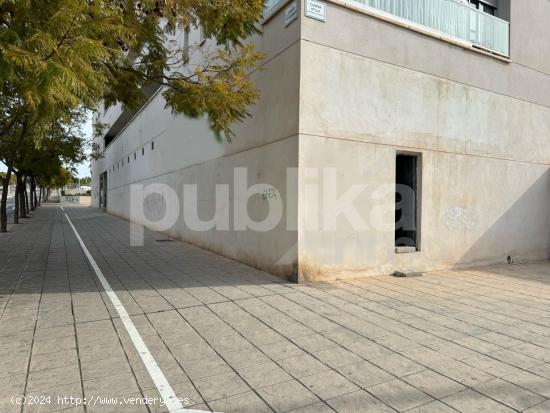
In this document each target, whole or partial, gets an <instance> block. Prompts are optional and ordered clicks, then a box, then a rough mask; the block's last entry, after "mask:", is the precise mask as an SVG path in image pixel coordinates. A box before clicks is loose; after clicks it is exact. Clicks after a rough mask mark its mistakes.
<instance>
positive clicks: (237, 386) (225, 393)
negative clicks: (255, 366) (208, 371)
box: [193, 372, 250, 401]
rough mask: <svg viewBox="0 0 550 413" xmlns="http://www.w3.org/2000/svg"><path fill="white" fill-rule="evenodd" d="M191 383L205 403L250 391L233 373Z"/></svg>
mask: <svg viewBox="0 0 550 413" xmlns="http://www.w3.org/2000/svg"><path fill="white" fill-rule="evenodd" d="M193 383H194V384H195V386H196V387H197V389H198V391H199V392H200V393H201V394H202V396H203V397H204V399H205V400H206V401H211V400H218V399H223V398H225V397H229V396H233V395H236V394H240V393H245V392H247V391H250V387H248V386H247V385H246V383H245V382H244V381H243V380H242V379H241V378H240V377H239V376H238V375H237V374H235V373H234V372H229V373H222V374H218V375H216V376H210V377H204V378H202V379H198V380H194V381H193Z"/></svg>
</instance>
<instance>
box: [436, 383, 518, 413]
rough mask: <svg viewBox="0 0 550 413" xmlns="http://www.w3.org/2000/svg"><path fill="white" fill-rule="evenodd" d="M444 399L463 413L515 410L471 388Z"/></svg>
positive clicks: (510, 412)
mask: <svg viewBox="0 0 550 413" xmlns="http://www.w3.org/2000/svg"><path fill="white" fill-rule="evenodd" d="M442 401H443V402H444V403H445V404H448V405H450V406H451V407H453V408H454V409H456V410H458V411H459V412H463V413H477V412H487V413H512V412H513V411H514V410H512V409H511V408H509V407H507V406H505V405H504V404H502V403H499V402H496V401H494V400H493V399H490V398H489V397H487V396H484V395H482V394H480V393H478V392H476V391H474V390H471V389H468V390H464V391H462V392H460V393H456V394H453V395H451V396H448V397H446V398H444V399H443V400H442Z"/></svg>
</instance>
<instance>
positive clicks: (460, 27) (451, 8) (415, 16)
mask: <svg viewBox="0 0 550 413" xmlns="http://www.w3.org/2000/svg"><path fill="white" fill-rule="evenodd" d="M348 1H349V2H350V3H355V4H357V5H359V6H363V7H365V8H367V9H368V8H370V9H375V10H379V11H382V12H385V13H388V14H391V15H393V16H396V17H399V18H401V19H403V20H406V21H410V22H413V23H416V24H419V25H422V26H425V27H428V28H430V29H432V30H434V31H436V32H439V33H442V34H445V35H447V36H450V37H454V38H456V39H460V40H464V41H467V42H470V43H472V44H474V45H477V46H480V47H482V48H484V49H487V50H490V51H493V52H496V53H498V54H501V55H504V56H509V55H510V24H509V23H508V22H507V21H505V20H502V19H499V18H498V17H495V16H492V15H490V14H487V13H484V12H482V11H481V10H477V9H475V8H474V7H472V6H470V5H468V4H465V3H461V2H459V1H457V0H348ZM281 2H282V0H267V2H266V11H269V10H271V9H273V8H274V7H276V6H277V5H278V4H279V3H281Z"/></svg>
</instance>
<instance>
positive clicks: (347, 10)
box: [92, 0, 550, 281]
mask: <svg viewBox="0 0 550 413" xmlns="http://www.w3.org/2000/svg"><path fill="white" fill-rule="evenodd" d="M268 3H269V4H268V9H267V11H266V15H265V16H266V18H265V22H264V23H263V32H264V33H263V36H261V37H258V38H256V39H255V40H254V41H255V42H256V44H257V46H258V48H259V49H260V50H263V51H264V52H266V53H267V55H268V59H267V60H266V62H265V64H264V70H262V71H258V72H256V73H254V75H253V76H254V80H255V81H256V84H257V87H258V88H259V90H260V92H261V95H262V98H261V101H260V102H259V103H258V104H257V105H256V106H255V107H254V108H252V110H251V112H252V117H251V118H250V119H248V120H247V121H246V122H244V123H243V124H240V125H236V126H235V132H236V137H235V139H234V141H233V143H231V144H229V143H223V144H219V143H217V142H216V140H215V139H214V138H213V136H212V132H211V131H210V130H209V129H208V127H207V122H206V121H205V120H190V119H187V118H185V117H183V116H174V115H172V114H171V112H170V110H167V109H165V108H164V105H165V104H164V101H163V98H162V96H161V94H160V93H159V92H160V90H155V89H154V88H153V89H151V91H150V95H151V99H150V100H149V101H148V102H147V104H146V105H145V106H144V107H142V108H141V109H140V110H139V111H138V112H137V113H133V112H130V111H128V110H123V108H122V107H121V106H118V107H115V108H113V109H111V110H109V111H108V112H107V113H104V114H101V116H99V118H98V119H96V121H97V120H99V121H101V122H103V123H107V124H108V125H109V126H110V128H109V130H108V131H107V133H106V135H105V136H104V138H102V139H100V140H98V141H97V143H98V144H100V146H102V147H104V149H105V152H104V154H105V156H104V157H103V158H102V159H99V160H98V161H95V162H93V165H92V172H93V180H92V181H93V182H92V187H93V191H92V192H93V205H94V206H96V207H100V206H104V207H105V206H106V209H107V210H108V212H110V213H112V214H115V215H118V216H122V217H125V218H130V185H131V184H145V185H148V184H151V183H162V184H166V185H168V186H169V187H170V188H173V190H174V191H176V193H177V194H178V197H179V198H180V199H182V198H183V190H182V187H183V185H184V184H197V185H198V188H199V189H198V204H199V206H198V210H199V216H200V217H201V218H202V219H204V220H208V219H210V218H212V217H213V216H214V215H215V212H216V211H218V212H220V213H222V214H223V213H224V211H226V210H229V211H230V217H231V219H232V220H233V212H234V211H233V210H234V209H236V208H240V209H243V208H246V207H247V208H248V211H249V214H250V216H251V217H253V219H255V220H261V219H262V218H263V217H264V216H265V215H266V214H267V213H268V210H269V206H270V205H271V204H270V203H269V201H270V199H271V198H274V197H278V196H280V197H281V199H282V201H283V206H284V210H283V216H282V219H281V220H280V222H279V223H278V224H277V225H276V226H275V227H274V228H273V229H271V230H269V231H267V232H262V231H256V230H250V229H249V230H246V231H242V230H236V229H235V228H234V226H233V224H234V223H233V222H231V223H230V227H229V229H223V230H220V229H209V230H206V231H197V230H193V229H190V228H189V226H188V225H186V224H185V219H184V217H180V218H179V219H178V220H177V222H176V223H175V225H173V226H172V227H171V228H170V229H168V230H167V231H166V232H167V233H168V234H170V235H172V236H174V237H178V238H180V239H183V240H186V241H189V242H191V243H194V244H196V245H199V246H201V247H204V248H207V249H209V250H212V251H214V252H217V253H219V254H223V255H225V256H228V257H231V258H234V259H236V260H239V261H242V262H245V263H248V264H251V265H254V266H256V267H258V268H261V269H265V270H267V271H271V272H273V273H275V274H279V275H281V276H288V277H291V278H293V279H295V280H298V281H315V280H322V279H335V278H348V277H356V276H363V275H372V274H387V273H391V272H393V271H396V270H416V271H426V270H435V269H444V268H451V267H466V266H472V265H477V264H487V263H494V262H501V261H506V259H507V258H508V256H510V257H511V258H512V259H514V260H516V261H517V260H521V259H543V258H548V256H549V253H550V213H549V211H550V179H549V163H550V42H549V41H548V39H549V38H550V25H549V24H548V16H550V2H549V1H547V0H530V1H519V0H486V1H481V0H480V1H477V0H471V1H469V2H468V1H466V0H461V1H455V0H429V1H428V0H425V1H410V0H391V1H390V0H363V1H361V0H346V1H340V0H327V1H325V2H322V1H314V0H301V1H298V0H296V1H270V2H268ZM293 7H295V11H296V12H295V13H294V11H293ZM295 17H296V20H294V18H295ZM189 36H190V37H189V41H190V42H191V43H198V42H199V41H201V38H200V36H201V35H200V30H194V31H192V32H191V33H190V34H189ZM206 43H207V44H209V42H208V41H207V42H206ZM238 167H246V168H247V170H248V186H252V185H254V184H256V183H265V184H270V185H272V186H273V187H274V188H276V190H277V192H273V193H271V192H267V193H264V194H263V195H259V196H256V197H253V198H251V199H250V200H249V202H247V201H246V199H242V198H238V199H234V198H235V197H234V191H233V190H234V188H233V182H234V175H235V168H238ZM289 168H291V169H289ZM292 168H294V169H292ZM289 171H294V172H291V173H289ZM216 184H228V185H229V188H230V202H229V203H225V204H224V203H220V202H218V203H216V200H215V189H216ZM331 185H333V186H335V188H336V191H335V192H331V191H332V190H331V188H332V186H331ZM319 188H321V189H319ZM399 188H401V189H403V190H400V189H399ZM396 191H397V192H398V194H397V195H396ZM346 193H347V196H348V198H345V197H344V198H341V197H342V196H343V195H345V194H346ZM346 200H347V201H350V202H347V201H346ZM159 203H161V201H158V199H157V201H154V200H153V201H151V202H149V203H147V204H146V206H145V208H146V210H147V209H149V210H150V211H149V212H151V211H158V210H159V208H160V209H162V205H160V204H159ZM345 205H349V206H350V207H349V208H348V209H346V208H345ZM146 212H147V211H146ZM334 216H336V218H335V219H333V217H334ZM396 222H397V224H396ZM403 222H405V224H403Z"/></svg>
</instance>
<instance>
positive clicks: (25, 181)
mask: <svg viewBox="0 0 550 413" xmlns="http://www.w3.org/2000/svg"><path fill="white" fill-rule="evenodd" d="M27 181H28V179H27V176H26V175H25V176H24V177H23V195H24V196H25V215H27V218H30V213H31V209H30V208H29V193H28V192H27Z"/></svg>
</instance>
